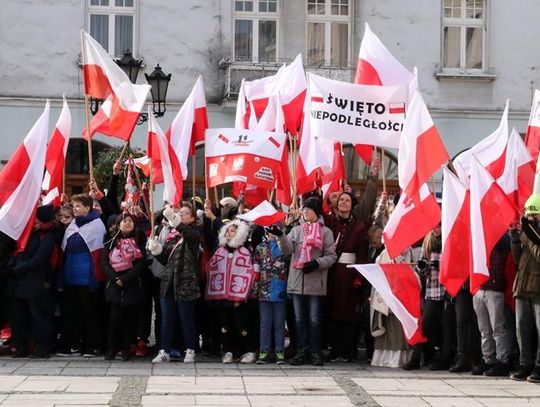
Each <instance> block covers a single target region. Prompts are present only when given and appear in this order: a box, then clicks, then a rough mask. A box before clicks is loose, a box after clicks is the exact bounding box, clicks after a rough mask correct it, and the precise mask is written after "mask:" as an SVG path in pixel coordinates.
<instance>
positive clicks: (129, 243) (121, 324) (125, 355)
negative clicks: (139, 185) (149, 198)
mask: <svg viewBox="0 0 540 407" xmlns="http://www.w3.org/2000/svg"><path fill="white" fill-rule="evenodd" d="M115 226H116V227H115V228H114V229H113V231H115V232H114V234H113V235H112V236H110V234H107V235H106V236H105V242H104V245H105V248H104V252H103V257H102V265H103V270H104V271H105V277H106V279H107V281H106V283H105V300H106V302H107V303H109V304H110V313H109V325H108V334H107V353H106V355H105V359H106V360H113V359H114V357H115V356H116V353H117V351H118V349H121V351H122V360H124V361H126V360H129V359H130V357H131V353H130V347H131V346H132V345H134V343H135V339H136V329H137V306H138V305H139V304H140V303H141V302H142V301H143V299H144V287H143V278H142V276H143V273H144V271H145V269H146V267H147V265H146V257H145V249H144V248H145V244H146V236H145V234H144V232H142V231H139V230H138V229H137V228H136V227H135V220H134V218H133V216H132V215H130V214H129V213H124V214H122V215H119V216H118V217H117V220H116V223H115Z"/></svg>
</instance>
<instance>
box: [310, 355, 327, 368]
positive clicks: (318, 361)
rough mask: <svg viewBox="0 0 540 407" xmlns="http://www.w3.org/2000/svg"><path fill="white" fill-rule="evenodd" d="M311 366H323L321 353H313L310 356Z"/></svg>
mask: <svg viewBox="0 0 540 407" xmlns="http://www.w3.org/2000/svg"><path fill="white" fill-rule="evenodd" d="M311 364H312V365H313V366H322V365H323V364H324V363H323V357H322V354H321V352H313V353H312V354H311Z"/></svg>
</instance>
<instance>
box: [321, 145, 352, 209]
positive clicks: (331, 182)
mask: <svg viewBox="0 0 540 407" xmlns="http://www.w3.org/2000/svg"><path fill="white" fill-rule="evenodd" d="M346 178H347V177H346V176H345V166H344V165H343V150H342V149H341V143H334V161H333V163H332V171H331V172H328V173H323V174H322V175H321V184H322V185H321V189H322V192H323V202H326V198H327V197H328V195H330V194H331V193H332V192H336V191H341V187H342V182H343V180H345V179H346Z"/></svg>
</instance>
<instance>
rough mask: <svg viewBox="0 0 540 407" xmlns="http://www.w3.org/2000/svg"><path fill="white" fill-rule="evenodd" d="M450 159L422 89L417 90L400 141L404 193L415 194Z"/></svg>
mask: <svg viewBox="0 0 540 407" xmlns="http://www.w3.org/2000/svg"><path fill="white" fill-rule="evenodd" d="M448 160H449V156H448V152H447V151H446V147H445V146H444V143H443V141H442V140H441V136H440V135H439V132H438V131H437V128H436V127H435V124H434V123H433V120H432V119H431V115H430V114H429V112H428V110H427V107H426V104H425V103H424V100H423V99H422V96H421V95H420V92H416V93H415V95H414V96H413V98H412V100H411V103H410V105H409V108H408V109H407V119H406V120H405V125H404V126H403V131H402V132H401V140H400V143H399V151H398V163H399V166H398V175H399V186H400V187H401V189H402V190H403V193H405V194H406V195H408V196H411V197H412V196H414V195H415V194H416V192H417V191H418V189H419V188H420V186H421V185H422V184H425V183H426V182H427V181H428V180H429V179H430V177H431V176H432V175H433V174H434V173H435V172H436V171H437V170H438V169H439V168H440V167H441V166H442V165H443V164H444V163H446V162H447V161H448Z"/></svg>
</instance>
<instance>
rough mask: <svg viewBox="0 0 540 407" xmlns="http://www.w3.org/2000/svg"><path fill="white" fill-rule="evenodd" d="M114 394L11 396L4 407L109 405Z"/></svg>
mask: <svg viewBox="0 0 540 407" xmlns="http://www.w3.org/2000/svg"><path fill="white" fill-rule="evenodd" d="M111 397H112V394H104V393H100V394H88V393H86V394H76V393H69V394H65V393H64V394H25V393H22V394H20V393H19V394H10V395H9V396H8V397H7V398H6V399H5V400H4V401H3V402H2V406H24V407H30V406H39V407H49V406H50V407H53V406H56V405H59V404H60V405H77V406H92V405H108V403H109V401H110V400H111Z"/></svg>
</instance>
